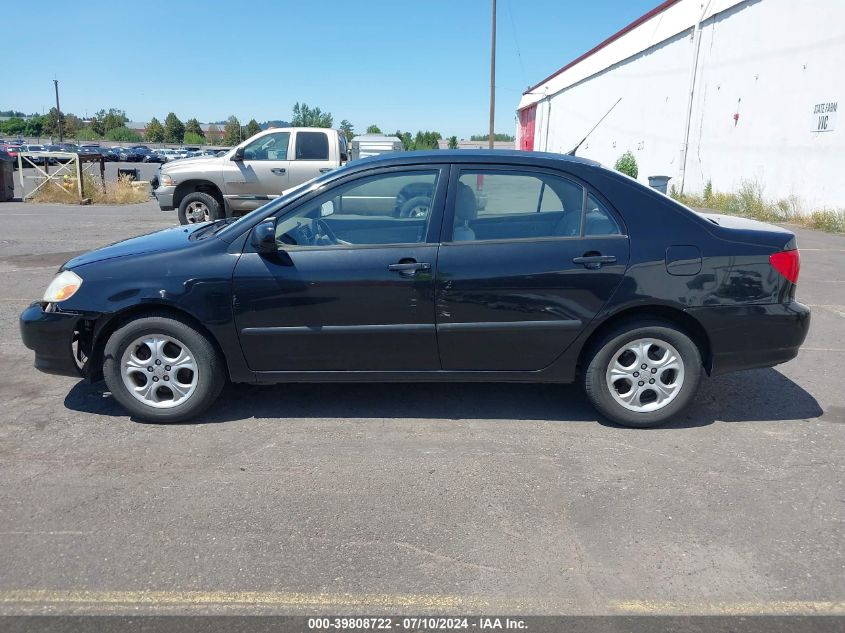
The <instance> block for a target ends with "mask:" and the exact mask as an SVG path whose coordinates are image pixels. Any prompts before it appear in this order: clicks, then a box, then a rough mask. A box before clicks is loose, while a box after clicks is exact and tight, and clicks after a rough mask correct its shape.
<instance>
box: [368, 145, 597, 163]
mask: <svg viewBox="0 0 845 633" xmlns="http://www.w3.org/2000/svg"><path fill="white" fill-rule="evenodd" d="M442 162H449V163H490V164H512V165H535V166H537V167H540V166H543V165H546V166H554V165H553V164H554V163H558V164H560V163H568V164H574V165H589V166H592V167H600V166H601V163H599V162H597V161H594V160H590V159H589V158H581V157H580V156H570V155H568V154H553V153H551V152H525V151H521V150H503V149H445V150H444V149H440V150H426V151H413V152H389V153H386V154H379V155H377V156H368V157H367V158H362V159H359V160H356V161H355V162H354V163H353V165H362V166H364V165H366V166H368V167H374V166H376V165H377V164H381V163H386V164H387V165H406V164H419V163H442ZM550 163H551V164H552V165H550ZM558 166H559V165H558Z"/></svg>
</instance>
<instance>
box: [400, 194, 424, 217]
mask: <svg viewBox="0 0 845 633" xmlns="http://www.w3.org/2000/svg"><path fill="white" fill-rule="evenodd" d="M423 208H425V211H424V212H423V211H422V209H423ZM429 211H431V196H416V197H415V198H411V199H410V200H408V201H407V202H405V204H403V205H402V207H401V208H400V209H399V217H400V218H424V217H426V216H428V213H429Z"/></svg>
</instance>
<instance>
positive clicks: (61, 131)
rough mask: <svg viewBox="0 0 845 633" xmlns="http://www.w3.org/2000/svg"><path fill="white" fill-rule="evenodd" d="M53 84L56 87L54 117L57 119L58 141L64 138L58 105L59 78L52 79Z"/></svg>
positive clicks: (60, 110) (60, 111)
mask: <svg viewBox="0 0 845 633" xmlns="http://www.w3.org/2000/svg"><path fill="white" fill-rule="evenodd" d="M53 86H54V87H55V88H56V117H57V118H58V120H59V143H61V142H62V141H63V140H64V130H63V129H62V109H61V107H59V80H58V79H54V80H53Z"/></svg>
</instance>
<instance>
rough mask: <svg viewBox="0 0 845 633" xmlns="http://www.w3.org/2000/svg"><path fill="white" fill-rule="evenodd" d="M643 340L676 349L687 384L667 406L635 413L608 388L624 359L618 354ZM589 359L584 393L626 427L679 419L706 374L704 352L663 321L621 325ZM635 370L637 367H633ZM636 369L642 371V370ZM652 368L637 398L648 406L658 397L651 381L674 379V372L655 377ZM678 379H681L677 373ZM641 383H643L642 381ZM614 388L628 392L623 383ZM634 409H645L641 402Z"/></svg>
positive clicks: (596, 345) (599, 342)
mask: <svg viewBox="0 0 845 633" xmlns="http://www.w3.org/2000/svg"><path fill="white" fill-rule="evenodd" d="M639 339H654V340H655V341H658V342H664V343H668V344H669V345H671V346H672V347H674V348H675V350H676V351H677V352H678V354H679V356H680V359H681V361H682V363H683V364H682V365H681V367H682V368H683V382H682V383H681V384H680V386H679V387H678V391H677V393H676V394H675V395H674V397H673V398H672V399H671V400H669V401H668V402H667V403H666V404H665V405H662V406H661V408H658V409H656V410H651V411H634V410H630V409H628V408H626V407H625V406H624V405H623V404H621V403H620V402H618V401H617V399H616V398H615V397H614V395H613V394H612V393H611V391H610V389H611V387H610V386H609V385H608V378H607V372H608V370H609V367H610V363H611V361H613V360H615V359H616V358H620V356H619V355H618V352H621V351H622V349H623V347H624V346H625V345H626V344H627V343H631V342H634V341H637V340H639ZM654 353H655V354H659V353H660V348H659V345H657V346H655V347H654ZM585 358H586V362H585V365H584V371H583V375H582V379H583V382H584V391H585V392H586V394H587V397H588V398H589V400H590V402H591V403H592V404H593V406H594V407H595V408H596V409H597V410H598V411H599V413H601V414H602V415H604V416H605V417H606V418H608V419H609V420H611V421H613V422H616V423H617V424H621V425H622V426H629V427H634V428H647V427H651V426H659V425H661V424H665V423H667V422H670V421H672V420H673V419H675V418H676V417H677V416H678V415H679V414H680V413H681V411H683V410H684V409H685V408H686V407H687V406H688V405H689V404H690V403H691V402H692V401H693V399H694V398H695V394H696V392H697V391H698V387H699V385H700V383H701V378H702V373H703V367H702V362H701V353H700V352H699V350H698V346H697V345H696V344H695V342H693V340H692V339H691V338H690V337H689V336H688V335H687V334H686V333H685V332H684V331H683V330H681V329H680V328H678V326H676V325H674V324H672V323H669V322H666V321H659V320H636V321H629V322H627V323H623V324H620V325H619V326H618V327H616V328H614V329H613V330H611V331H609V332H607V333H606V334H605V335H604V336H602V337H601V338H600V339H599V340H597V341H596V342H595V343H594V344H593V345H592V346H591V348H590V350H588V353H587V354H586V356H585ZM623 360H624V359H623ZM646 360H648V359H646ZM625 364H627V363H625ZM631 367H634V366H633V365H631ZM635 369H637V370H638V371H639V370H640V367H636V368H635ZM652 369H654V367H651V366H649V367H648V368H647V369H645V370H642V375H641V377H642V378H643V379H644V380H643V382H644V383H645V384H644V385H643V386H642V387H641V389H642V390H643V392H642V394H641V395H638V396H636V398H639V399H640V401H642V400H643V399H645V400H646V403H645V404H646V406H648V404H649V403H648V399H649V398H654V397H655V396H657V390H654V389H650V388H649V386H648V382H649V380H652V379H654V378H657V379H658V380H661V379H663V378H661V377H668V378H669V379H670V380H671V377H672V374H671V373H666V374H664V373H662V372H660V370H659V369H658V370H657V372H659V373H654V374H653V373H652ZM675 376H676V377H677V374H676V375H675ZM637 384H638V385H639V384H640V382H639V378H638V379H637ZM614 385H621V387H622V390H624V389H625V385H626V383H625V381H624V380H623V381H622V382H621V383H617V382H614ZM631 388H634V389H637V387H636V386H635V385H633V384H631ZM617 393H619V390H617ZM632 406H642V404H641V402H639V401H638V402H634V403H632Z"/></svg>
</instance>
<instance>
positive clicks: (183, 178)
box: [154, 127, 348, 224]
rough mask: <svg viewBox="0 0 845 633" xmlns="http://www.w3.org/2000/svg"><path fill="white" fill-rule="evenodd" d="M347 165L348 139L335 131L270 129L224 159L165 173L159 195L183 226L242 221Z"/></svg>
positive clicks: (182, 163) (175, 166)
mask: <svg viewBox="0 0 845 633" xmlns="http://www.w3.org/2000/svg"><path fill="white" fill-rule="evenodd" d="M347 160H348V154H347V143H346V137H345V136H344V134H343V132H341V131H340V130H334V129H330V128H293V127H290V128H271V129H269V130H264V131H263V132H259V133H258V134H256V135H255V136H253V137H251V138H248V139H247V140H246V141H244V142H243V143H241V144H240V145H238V146H236V147H233V148H232V149H231V150H229V151H228V152H226V153H225V154H224V155H222V156H212V157H202V158H183V159H182V160H177V161H174V162H172V163H168V164H166V165H164V166H163V167H162V168H161V172H160V173H159V175H158V186H157V187H156V189H155V191H154V193H155V197H156V200H158V204H159V206H160V207H161V209H162V210H163V211H170V210H173V209H178V210H179V221H180V222H181V223H182V224H194V223H197V222H208V221H209V220H218V219H221V218H224V217H228V216H231V215H242V214H244V213H247V212H249V211H252V210H253V209H257V208H258V207H260V206H261V205H263V204H265V203H266V202H267V201H268V200H272V199H273V198H277V197H279V195H281V193H282V192H283V191H284V190H285V189H290V188H291V187H295V186H297V185H299V184H301V183H303V182H305V181H307V180H310V179H312V178H314V177H316V176H319V175H320V174H324V173H326V172H328V171H331V170H332V169H336V168H337V167H340V166H341V165H343V164H344V163H345V162H346V161H347Z"/></svg>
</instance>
